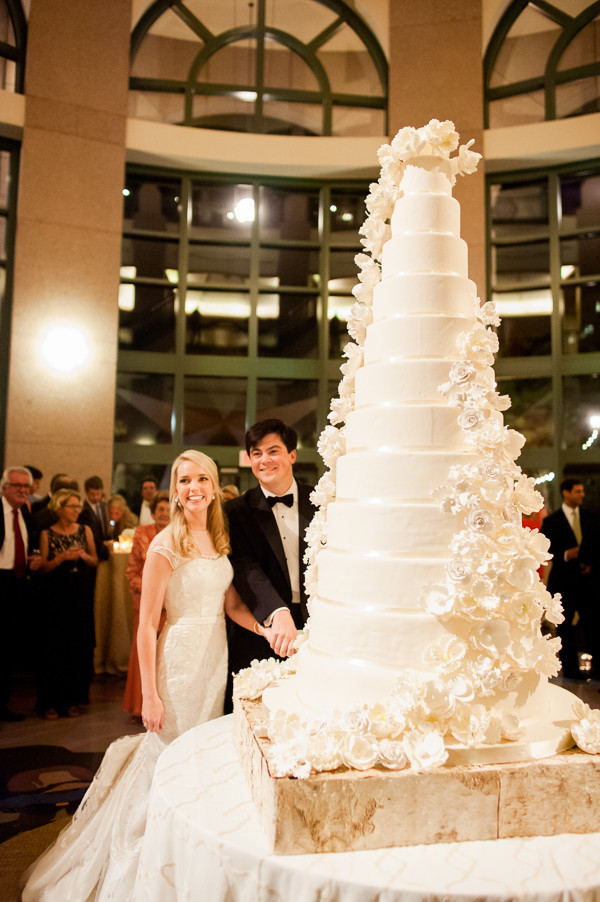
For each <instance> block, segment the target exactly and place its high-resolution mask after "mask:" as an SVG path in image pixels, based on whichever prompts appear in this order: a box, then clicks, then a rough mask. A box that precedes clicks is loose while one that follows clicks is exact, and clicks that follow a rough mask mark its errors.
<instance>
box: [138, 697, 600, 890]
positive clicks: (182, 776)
mask: <svg viewBox="0 0 600 902" xmlns="http://www.w3.org/2000/svg"><path fill="white" fill-rule="evenodd" d="M232 720H233V715H228V716H227V717H221V718H219V719H218V720H214V721H211V722H210V723H207V724H203V725H202V726H199V727H196V728H195V729H193V730H189V731H188V732H187V733H185V734H184V735H183V736H181V737H180V738H179V739H177V740H176V741H175V742H173V743H172V745H170V746H169V747H168V748H167V749H166V750H165V751H164V752H163V754H162V755H161V757H160V759H159V761H158V764H157V768H156V773H155V778H154V783H153V787H152V792H151V795H150V805H149V814H148V824H147V829H146V835H145V837H144V845H143V848H142V854H141V859H140V865H139V869H138V879H137V883H136V891H135V894H134V899H135V902H183V900H190V902H192V900H196V899H200V898H202V899H207V900H210V902H340V900H343V902H435V900H440V902H442V900H443V902H450V900H470V902H473V900H476V899H478V900H480V899H485V900H486V902H488V900H494V902H496V900H497V902H514V900H531V902H568V900H571V899H572V900H573V902H599V900H600V834H598V833H594V834H591V833H590V834H583V835H574V834H563V835H560V836H551V837H534V838H531V837H529V838H523V839H500V840H495V841H480V842H465V843H440V844H437V845H427V846H425V845H421V846H406V847H403V848H391V849H378V850H373V851H367V852H346V853H337V854H324V855H288V856H278V855H271V854H269V848H268V846H267V841H266V838H265V835H264V832H263V830H262V827H261V825H260V821H259V817H258V813H257V810H256V807H255V805H254V802H253V800H252V797H251V795H250V790H249V788H248V785H247V783H246V781H245V778H244V775H243V772H242V770H241V766H240V764H239V761H238V756H237V752H236V750H235V748H234V746H233V744H232V739H231V730H232Z"/></svg>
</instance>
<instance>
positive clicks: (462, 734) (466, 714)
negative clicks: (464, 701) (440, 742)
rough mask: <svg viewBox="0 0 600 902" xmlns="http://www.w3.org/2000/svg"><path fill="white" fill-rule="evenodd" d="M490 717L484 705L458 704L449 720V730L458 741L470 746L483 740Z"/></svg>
mask: <svg viewBox="0 0 600 902" xmlns="http://www.w3.org/2000/svg"><path fill="white" fill-rule="evenodd" d="M490 719H491V718H490V712H489V711H488V709H487V708H486V707H485V706H484V705H460V706H459V707H458V708H457V710H456V712H455V714H454V715H453V717H452V718H451V720H450V724H449V727H450V732H451V733H452V735H453V736H454V738H455V739H456V740H457V741H458V742H460V743H462V744H463V745H465V746H467V748H472V747H473V746H474V745H479V744H480V743H482V742H483V741H484V739H485V734H486V733H487V731H488V729H489V726H490Z"/></svg>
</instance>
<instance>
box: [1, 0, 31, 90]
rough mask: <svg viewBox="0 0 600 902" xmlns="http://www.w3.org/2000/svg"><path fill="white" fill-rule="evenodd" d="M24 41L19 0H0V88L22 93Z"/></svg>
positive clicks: (25, 40)
mask: <svg viewBox="0 0 600 902" xmlns="http://www.w3.org/2000/svg"><path fill="white" fill-rule="evenodd" d="M26 42H27V24H26V22H25V16H24V14H23V9H22V7H21V3H20V0H0V90H2V91H14V92H16V93H17V94H22V93H23V86H24V72H25V45H26Z"/></svg>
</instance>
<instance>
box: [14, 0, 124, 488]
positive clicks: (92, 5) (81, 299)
mask: <svg viewBox="0 0 600 902" xmlns="http://www.w3.org/2000/svg"><path fill="white" fill-rule="evenodd" d="M130 19H131V7H130V0H101V2H98V0H77V2H73V0H32V3H31V12H30V17H29V36H28V45H27V68H26V113H25V127H24V133H23V143H22V153H21V167H20V180H19V198H18V216H17V233H16V248H15V277H14V295H13V316H12V336H11V358H10V375H9V390H8V405H7V442H6V462H8V463H9V464H22V463H31V464H34V465H36V466H39V467H40V468H41V469H42V470H43V471H44V475H45V477H46V476H47V477H50V476H51V475H52V474H53V473H55V472H59V471H60V472H67V473H68V474H69V475H71V476H73V477H74V478H77V479H79V480H80V481H83V479H84V478H85V477H86V476H89V475H91V474H95V473H97V474H99V475H100V476H102V477H103V479H104V482H105V485H106V486H107V488H110V478H111V470H112V446H113V418H114V398H115V372H116V354H117V328H118V308H117V297H118V287H119V265H120V245H121V217H122V201H123V198H122V188H123V180H124V167H125V126H126V116H127V100H128V97H127V85H128V74H129V62H128V54H129V35H130ZM56 327H65V328H74V329H76V330H78V332H79V333H80V334H81V335H82V336H83V339H84V341H85V342H87V346H88V349H89V358H88V360H87V361H86V362H84V363H83V364H81V365H80V366H78V367H75V368H74V369H73V370H71V371H67V372H58V371H57V370H56V369H55V368H53V367H52V366H51V365H49V364H48V363H47V362H46V360H45V358H44V356H43V354H42V350H41V349H42V345H43V343H44V341H45V340H46V338H47V335H48V332H49V330H52V329H55V328H56ZM76 345H77V339H76V338H75V339H72V340H71V341H68V342H67V344H66V347H65V348H64V350H63V351H62V354H63V360H64V362H65V363H70V362H72V359H73V357H74V355H75V353H76V350H77V347H76ZM43 488H44V489H46V488H47V481H46V480H45V481H44V484H43Z"/></svg>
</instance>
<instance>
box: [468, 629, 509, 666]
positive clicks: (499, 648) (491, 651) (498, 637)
mask: <svg viewBox="0 0 600 902" xmlns="http://www.w3.org/2000/svg"><path fill="white" fill-rule="evenodd" d="M471 642H472V643H473V646H474V647H475V648H476V649H478V650H479V651H483V652H485V653H486V654H488V655H490V656H491V657H492V658H495V659H498V658H502V657H504V656H505V655H506V653H507V651H508V648H509V646H510V627H509V625H508V623H507V622H506V621H505V620H492V621H490V622H489V623H485V624H482V625H481V626H479V627H478V628H477V629H476V630H474V632H473V633H472V634H471Z"/></svg>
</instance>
